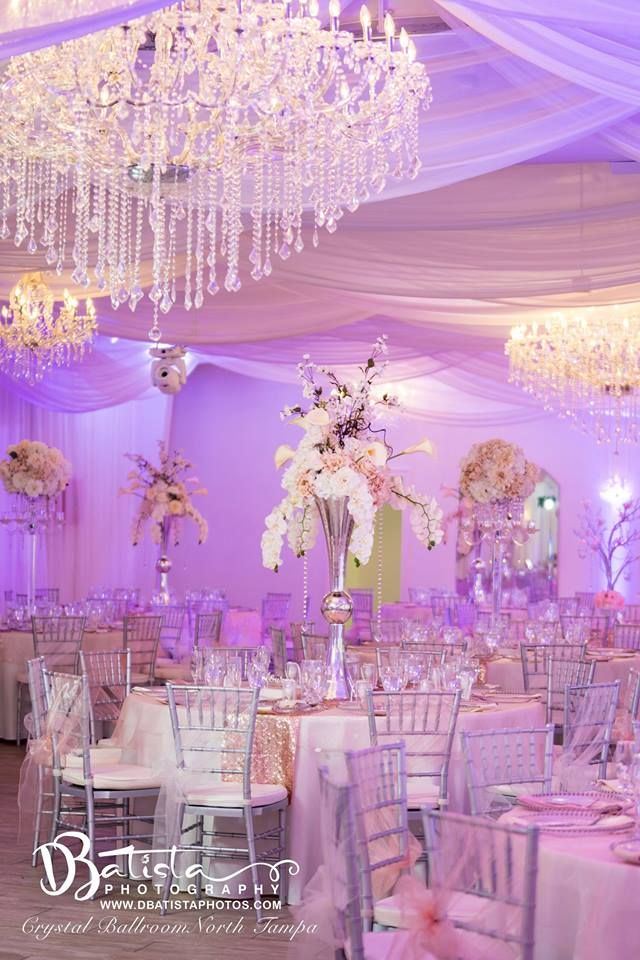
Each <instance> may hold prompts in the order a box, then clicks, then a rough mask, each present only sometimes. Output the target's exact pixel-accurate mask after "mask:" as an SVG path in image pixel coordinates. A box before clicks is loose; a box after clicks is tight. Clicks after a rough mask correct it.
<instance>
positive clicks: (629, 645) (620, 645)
mask: <svg viewBox="0 0 640 960" xmlns="http://www.w3.org/2000/svg"><path fill="white" fill-rule="evenodd" d="M612 636H613V646H614V647H615V648H616V649H618V650H640V623H616V624H615V625H614V627H613V630H612Z"/></svg>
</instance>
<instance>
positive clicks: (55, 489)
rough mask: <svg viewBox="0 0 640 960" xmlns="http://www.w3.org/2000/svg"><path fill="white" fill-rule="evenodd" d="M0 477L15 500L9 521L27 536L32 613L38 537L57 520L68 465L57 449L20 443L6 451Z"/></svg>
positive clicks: (28, 591)
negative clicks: (58, 505) (21, 529)
mask: <svg viewBox="0 0 640 960" xmlns="http://www.w3.org/2000/svg"><path fill="white" fill-rule="evenodd" d="M0 477H2V482H3V484H4V488H5V490H6V491H7V493H10V494H12V495H13V496H14V497H15V508H14V511H13V514H12V515H11V517H9V518H8V519H9V520H10V521H11V522H13V523H15V524H17V525H18V526H21V527H22V528H23V529H24V530H26V531H27V533H28V534H29V535H30V536H29V564H28V568H27V606H28V608H29V612H30V613H34V612H35V591H36V561H37V550H38V533H39V532H40V531H41V530H42V529H43V528H44V527H45V526H47V525H48V524H49V523H50V522H51V521H52V520H55V519H59V518H60V513H59V511H58V509H57V500H58V497H59V496H60V494H61V493H62V492H63V490H64V489H65V488H66V487H67V486H68V484H69V480H70V478H71V465H70V464H69V462H68V461H67V460H65V458H64V456H63V454H62V453H61V452H60V450H58V449H57V448H56V447H49V446H47V444H46V443H41V442H40V441H39V440H21V441H20V443H16V444H12V446H10V447H8V448H7V457H6V459H5V460H2V461H0Z"/></svg>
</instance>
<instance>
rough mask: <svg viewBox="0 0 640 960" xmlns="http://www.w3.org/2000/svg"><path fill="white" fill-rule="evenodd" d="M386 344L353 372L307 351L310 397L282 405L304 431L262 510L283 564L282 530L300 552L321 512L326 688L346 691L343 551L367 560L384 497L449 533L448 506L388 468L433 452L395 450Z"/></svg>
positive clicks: (427, 530)
mask: <svg viewBox="0 0 640 960" xmlns="http://www.w3.org/2000/svg"><path fill="white" fill-rule="evenodd" d="M386 352H387V344H386V337H379V338H378V340H376V342H375V344H374V345H373V347H372V349H371V353H370V356H369V357H368V359H367V360H366V362H365V363H364V364H363V365H362V366H361V367H360V368H359V374H358V376H357V378H356V379H355V380H353V381H350V380H348V379H343V377H342V376H341V375H340V374H339V373H337V372H335V371H334V370H331V369H329V368H327V367H321V366H317V365H316V364H315V363H314V362H313V361H312V360H311V359H310V358H309V356H305V357H304V358H303V360H302V362H301V363H300V364H299V365H298V376H299V379H300V382H301V384H302V392H303V397H304V400H305V402H304V403H303V404H296V405H295V406H293V407H285V409H284V410H283V411H282V414H281V417H282V419H283V420H288V421H290V422H293V423H296V424H297V425H299V426H300V427H301V428H302V430H303V431H304V436H303V437H302V440H301V441H300V443H299V444H298V446H297V448H296V449H295V450H294V449H293V448H292V447H290V446H288V445H282V446H280V447H278V449H277V451H276V454H275V463H276V467H277V468H278V469H280V468H281V467H283V466H284V465H285V464H288V467H287V469H286V470H285V472H284V474H283V477H282V486H283V488H284V490H285V491H286V496H285V497H284V499H283V500H282V501H281V503H279V504H278V506H277V507H275V508H274V509H273V510H272V511H271V513H270V514H269V516H268V517H267V519H266V529H265V531H264V533H263V535H262V559H263V563H264V566H265V567H268V568H270V569H272V570H276V571H277V570H278V568H279V567H280V564H281V562H282V556H281V555H282V546H283V541H284V537H285V536H287V538H288V542H289V546H290V547H291V549H292V551H293V552H294V553H295V554H296V556H298V557H304V556H305V555H306V553H307V551H308V550H310V549H311V548H312V547H313V546H314V544H315V540H316V535H317V529H318V520H320V522H321V524H322V528H323V530H324V534H325V538H326V542H327V551H328V556H329V573H330V589H329V592H328V593H327V594H326V596H325V597H324V598H323V600H322V607H321V609H322V613H323V615H324V617H325V619H326V620H327V621H328V624H329V640H330V644H329V647H330V652H329V666H330V688H329V694H328V695H329V697H336V698H342V697H344V696H345V695H346V693H347V691H346V684H345V675H344V638H343V632H344V624H345V623H346V622H347V621H348V620H349V618H350V616H351V613H352V609H353V605H352V601H351V597H350V596H349V594H348V593H347V592H346V590H345V570H346V559H347V551H348V550H350V551H351V553H352V554H353V556H354V558H355V561H356V563H357V564H365V563H367V562H368V561H369V558H370V556H371V550H372V547H373V538H374V531H375V517H376V513H377V511H378V510H379V509H380V508H382V507H383V506H384V505H385V504H389V505H390V506H392V507H394V508H395V509H398V510H404V509H408V510H409V517H410V523H411V527H412V529H413V531H414V533H415V534H416V536H417V537H418V539H419V540H420V542H421V543H423V544H424V546H425V547H426V548H427V549H428V550H431V549H432V548H433V547H435V546H436V545H437V544H438V543H440V541H441V540H442V537H443V530H442V526H441V520H442V510H441V509H440V507H439V506H438V504H437V502H436V500H435V499H434V498H433V497H431V496H425V495H423V494H421V493H419V492H418V491H417V490H416V489H415V488H414V487H413V486H410V485H407V484H405V482H404V480H403V479H402V477H400V476H399V475H396V474H394V473H393V472H392V470H391V469H390V463H391V461H392V460H394V459H395V458H397V457H399V456H401V455H402V454H409V453H420V452H422V453H432V452H433V451H432V447H431V444H430V443H429V441H428V440H423V441H422V442H420V443H418V444H416V445H415V446H412V447H408V448H407V449H405V450H402V451H401V452H400V453H394V452H393V448H392V447H391V445H390V443H389V441H388V439H387V432H386V428H385V426H384V416H385V414H386V413H387V412H388V411H389V409H390V408H392V407H397V405H398V404H397V401H396V400H395V398H393V397H392V396H390V395H389V394H388V393H387V392H385V390H384V388H383V387H381V385H380V384H381V379H382V377H383V374H384V373H385V370H386V368H387V361H386V360H384V359H383V356H384V354H386Z"/></svg>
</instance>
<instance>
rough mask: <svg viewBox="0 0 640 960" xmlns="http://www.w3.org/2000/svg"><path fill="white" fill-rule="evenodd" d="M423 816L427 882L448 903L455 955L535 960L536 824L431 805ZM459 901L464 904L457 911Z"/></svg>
mask: <svg viewBox="0 0 640 960" xmlns="http://www.w3.org/2000/svg"><path fill="white" fill-rule="evenodd" d="M423 820H424V836H425V844H426V856H427V861H428V863H429V886H430V888H431V889H432V890H433V891H434V893H435V894H436V897H437V898H438V900H439V901H440V902H442V903H444V904H445V908H446V905H447V903H448V904H450V909H449V911H448V916H449V920H450V921H451V922H452V924H453V926H454V927H455V928H456V932H457V933H458V935H459V946H458V950H457V954H456V956H459V957H460V958H462V957H471V956H478V957H481V956H485V957H498V956H507V954H508V956H509V957H511V958H513V960H533V956H534V946H535V912H536V881H537V873H538V829H537V827H535V826H532V827H522V826H516V825H505V824H502V823H496V822H495V821H493V820H490V819H489V818H485V817H468V816H465V815H464V814H460V813H443V812H439V811H433V810H429V809H427V810H425V811H424V818H423ZM457 903H461V904H464V907H462V909H461V910H460V913H459V915H458V916H456V904H457ZM465 943H466V944H467V946H468V947H469V948H470V949H469V950H467V949H465ZM500 944H501V945H503V946H504V947H505V948H507V949H506V950H505V949H502V950H501V949H500V948H499V946H498V945H500Z"/></svg>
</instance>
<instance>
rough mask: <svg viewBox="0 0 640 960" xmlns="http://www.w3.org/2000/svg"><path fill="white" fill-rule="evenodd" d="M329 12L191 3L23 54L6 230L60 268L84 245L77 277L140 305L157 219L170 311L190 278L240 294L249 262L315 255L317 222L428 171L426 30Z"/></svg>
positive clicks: (194, 294) (12, 104)
mask: <svg viewBox="0 0 640 960" xmlns="http://www.w3.org/2000/svg"><path fill="white" fill-rule="evenodd" d="M317 13H318V4H317V0H309V2H306V0H296V2H288V3H284V2H282V0H243V2H242V3H240V2H239V0H238V2H236V0H181V2H179V3H176V4H174V5H173V6H170V7H167V8H165V9H163V10H161V11H159V12H157V13H154V14H152V15H150V16H148V17H144V18H141V19H138V20H135V21H132V22H130V23H128V24H125V25H123V26H119V27H113V28H110V29H108V30H105V31H101V32H99V33H94V34H90V35H88V36H84V37H80V38H78V39H75V40H70V41H68V42H66V43H63V44H61V45H59V46H55V47H48V48H46V49H43V50H37V51H34V52H32V53H29V54H26V55H24V56H22V57H16V58H13V59H12V60H11V61H10V62H9V64H8V67H7V71H6V74H5V80H4V83H3V84H2V95H1V98H0V103H1V106H0V118H1V119H2V120H4V125H3V127H4V130H5V131H6V136H5V137H4V138H3V146H2V149H1V150H0V153H1V154H2V168H1V172H0V178H1V180H2V188H3V198H2V212H3V228H2V229H3V233H6V232H7V230H10V231H11V233H12V235H13V238H14V242H15V244H16V246H18V247H22V246H25V247H26V248H27V249H28V250H29V252H31V253H34V254H37V255H40V256H42V257H43V259H44V260H46V262H47V263H49V264H50V265H54V264H55V265H56V269H58V270H60V271H62V270H63V269H64V268H65V267H66V266H67V265H68V264H67V263H66V260H67V254H70V258H71V260H72V263H73V274H72V275H73V280H74V282H75V283H77V284H78V285H79V286H82V287H85V288H86V287H88V286H89V285H90V283H91V282H92V279H95V283H96V285H97V287H98V289H100V290H101V291H102V290H104V292H105V293H106V294H108V295H109V296H110V297H111V301H112V304H113V306H114V307H116V306H118V305H119V304H121V303H124V302H128V303H129V306H130V307H131V309H135V307H136V305H137V303H138V302H139V300H140V299H141V297H142V296H143V292H142V288H141V276H142V270H141V266H142V261H143V258H144V256H145V253H144V247H145V244H144V239H143V238H144V234H145V233H147V232H148V231H149V230H150V231H151V233H152V235H153V236H152V242H151V243H150V242H148V243H147V247H151V253H150V254H147V256H150V257H151V265H150V266H151V275H152V284H151V289H150V291H149V296H150V298H151V300H152V301H153V302H154V303H156V302H157V303H159V308H160V312H161V313H167V312H168V311H169V310H170V309H171V307H172V306H173V305H174V304H175V302H176V299H177V297H178V296H179V294H178V293H177V292H176V280H179V279H180V278H181V276H182V275H184V284H183V290H182V302H183V304H184V306H185V307H186V308H187V309H188V308H189V307H190V306H192V305H193V306H195V307H198V306H199V305H200V304H201V303H202V302H203V301H204V293H205V286H206V290H207V292H208V294H210V295H211V294H215V293H216V292H217V289H218V285H222V284H224V287H225V289H226V290H227V291H230V292H237V291H238V290H239V289H240V288H241V285H242V279H241V271H242V273H243V274H244V272H245V270H246V272H247V273H248V274H249V275H250V276H251V277H253V279H255V280H259V279H260V278H261V277H263V276H269V274H270V273H271V269H272V263H273V260H274V259H275V257H276V256H278V257H279V258H281V259H287V258H288V257H289V256H290V255H291V253H292V252H293V251H295V252H300V251H301V250H302V249H303V247H304V234H305V232H306V230H305V226H306V227H307V228H309V227H310V228H311V234H312V239H313V245H314V246H315V245H317V242H318V230H319V229H322V228H324V229H326V230H327V232H329V233H332V232H333V231H334V230H335V229H336V227H337V224H338V222H339V221H340V219H341V218H342V216H343V212H344V211H345V210H349V211H354V210H356V209H357V208H358V206H359V205H360V204H361V203H363V202H365V201H366V200H367V199H369V197H370V196H371V195H372V194H375V193H379V192H381V191H382V190H383V189H384V187H385V185H386V182H387V181H388V179H389V178H391V177H395V178H398V179H403V178H413V177H415V176H416V175H417V173H418V171H419V168H420V160H419V155H418V118H419V111H420V108H421V107H423V106H428V104H429V102H430V86H429V79H428V77H427V75H426V72H425V69H424V67H423V65H422V64H420V63H418V62H416V50H415V45H414V44H413V41H411V40H410V38H409V37H408V36H407V34H406V33H405V32H404V31H401V33H400V37H396V35H395V33H396V30H395V25H394V23H393V20H392V18H390V17H388V18H387V21H386V24H385V32H386V39H382V40H373V39H372V31H371V20H370V16H369V14H368V11H367V10H366V8H363V13H362V18H361V20H362V31H363V35H362V37H361V38H358V39H356V37H355V36H354V35H353V34H352V33H350V32H349V31H346V30H341V29H340V22H339V7H338V5H337V4H336V3H335V2H334V0H332V3H331V15H330V24H329V26H328V27H324V26H323V25H322V23H321V21H320V20H319V19H318V16H317ZM5 221H6V222H7V228H5V227H4V223H5ZM11 221H13V223H11ZM41 221H44V223H41ZM41 227H42V229H41ZM65 232H68V237H66V236H65ZM65 246H66V247H67V249H65ZM245 261H248V262H249V263H248V268H247V267H245ZM205 263H206V264H207V267H208V280H207V282H206V284H205V282H204V280H203V273H204V264H205ZM218 264H219V267H220V274H219V276H220V279H217V277H216V266H217V265H218ZM178 286H180V284H178Z"/></svg>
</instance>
